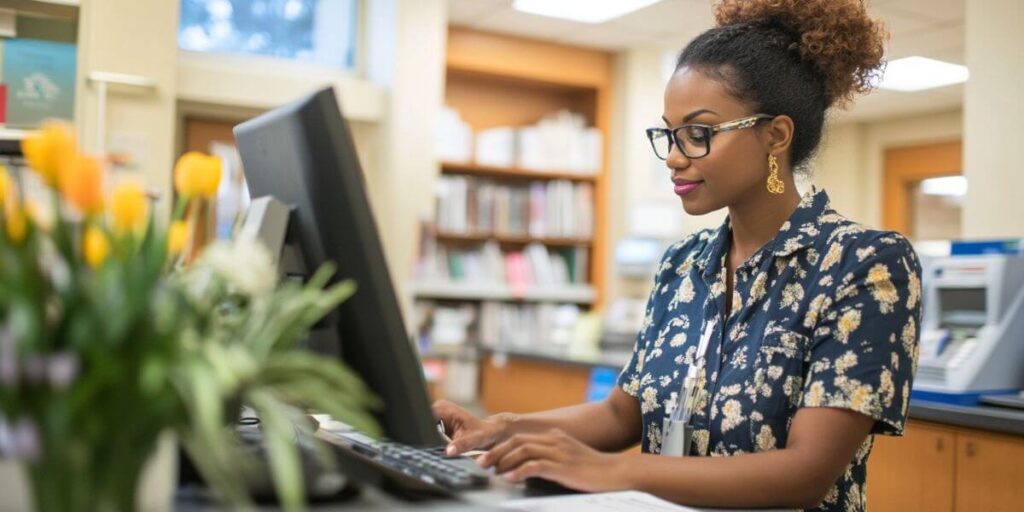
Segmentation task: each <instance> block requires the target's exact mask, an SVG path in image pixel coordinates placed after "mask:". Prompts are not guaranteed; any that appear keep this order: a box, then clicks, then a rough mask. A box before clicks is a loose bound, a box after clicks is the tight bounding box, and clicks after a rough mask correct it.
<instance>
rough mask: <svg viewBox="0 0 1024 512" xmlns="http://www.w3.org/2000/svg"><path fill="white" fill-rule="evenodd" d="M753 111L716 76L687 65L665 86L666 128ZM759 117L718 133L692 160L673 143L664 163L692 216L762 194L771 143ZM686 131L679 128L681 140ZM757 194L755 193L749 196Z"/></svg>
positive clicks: (710, 122) (732, 117) (712, 122)
mask: <svg viewBox="0 0 1024 512" xmlns="http://www.w3.org/2000/svg"><path fill="white" fill-rule="evenodd" d="M756 113H757V112H753V111H751V109H750V108H749V107H748V106H747V105H745V104H743V103H741V102H740V101H738V100H736V99H735V98H733V97H732V96H731V95H730V94H729V93H728V92H727V91H726V90H725V88H724V87H723V86H722V84H721V83H719V82H718V81H717V80H715V79H712V78H710V77H708V76H707V75H705V74H703V73H701V72H699V71H695V70H693V69H691V68H688V67H683V68H680V69H679V70H678V71H676V72H675V74H673V75H672V78H671V79H670V80H669V82H668V85H667V86H666V87H665V111H664V115H663V116H662V119H663V120H664V122H665V126H666V127H668V128H675V127H678V126H680V125H683V124H706V125H716V124H719V123H723V122H727V121H733V120H736V119H740V118H744V117H747V116H750V115H753V114H756ZM769 124H770V123H769V122H767V121H762V122H760V123H758V124H757V125H755V126H754V127H752V128H746V129H742V130H733V131H727V132H720V133H716V134H714V135H713V136H712V138H711V141H710V143H711V151H710V152H709V153H708V154H707V155H706V156H704V157H701V158H695V159H691V158H688V157H686V155H683V153H682V152H681V151H679V148H678V147H676V146H675V145H674V144H673V146H672V151H671V152H670V153H669V155H668V158H667V159H666V160H665V164H666V165H667V166H668V168H669V169H670V170H671V171H672V182H673V187H674V190H675V192H676V194H677V195H679V197H680V198H681V199H682V201H683V209H684V210H686V213H689V214H691V215H703V214H705V213H708V212H712V211H715V210H718V209H720V208H723V207H726V206H730V205H734V204H737V203H740V202H743V201H748V200H752V199H754V198H755V197H756V194H765V193H767V190H766V188H765V180H766V179H767V176H768V151H769V143H768V141H767V137H766V135H765V126H767V125H769ZM684 132H685V130H681V131H680V132H679V136H680V138H682V137H683V136H684V135H685V133H684ZM752 194H755V195H752Z"/></svg>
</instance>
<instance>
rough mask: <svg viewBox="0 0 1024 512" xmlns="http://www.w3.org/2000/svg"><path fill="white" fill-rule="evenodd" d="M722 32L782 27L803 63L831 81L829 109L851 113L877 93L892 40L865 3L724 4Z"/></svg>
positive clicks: (719, 9) (757, 0) (725, 0)
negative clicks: (853, 105) (852, 106)
mask: <svg viewBox="0 0 1024 512" xmlns="http://www.w3.org/2000/svg"><path fill="white" fill-rule="evenodd" d="M715 21H716V23H717V24H718V26H720V27H722V26H728V25H762V26H776V27H780V28H781V29H783V30H785V31H787V32H790V33H792V34H793V35H794V37H795V38H796V39H797V41H798V43H797V46H798V47H799V53H800V57H801V58H802V59H804V60H805V61H809V62H811V63H813V64H814V66H815V67H816V68H817V69H818V70H819V71H820V72H821V73H822V75H823V76H824V78H825V94H826V97H827V99H828V103H829V105H833V104H835V105H838V106H840V107H845V106H847V105H848V104H849V102H850V101H851V100H853V97H854V96H855V95H857V94H861V93H866V92H868V91H870V90H871V89H872V88H873V87H874V85H873V84H874V82H875V77H876V76H877V75H879V74H880V73H881V72H882V70H883V69H884V68H883V62H882V56H883V54H884V53H885V43H886V41H887V40H888V38H889V34H888V31H887V30H886V28H885V25H884V24H883V23H882V22H881V21H879V20H873V19H871V17H869V16H868V12H867V8H866V7H865V5H864V2H863V1H861V0H721V1H720V2H719V3H718V4H717V5H716V6H715Z"/></svg>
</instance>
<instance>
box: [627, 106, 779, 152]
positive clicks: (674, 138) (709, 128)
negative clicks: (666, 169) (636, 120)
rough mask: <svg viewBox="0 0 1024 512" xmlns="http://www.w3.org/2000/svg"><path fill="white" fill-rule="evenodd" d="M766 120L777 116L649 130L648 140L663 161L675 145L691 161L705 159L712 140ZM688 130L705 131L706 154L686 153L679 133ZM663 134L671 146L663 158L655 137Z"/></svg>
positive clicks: (753, 116)
mask: <svg viewBox="0 0 1024 512" xmlns="http://www.w3.org/2000/svg"><path fill="white" fill-rule="evenodd" d="M765 119H775V116H773V115H769V114H754V115H751V116H747V117H743V118H740V119H734V120H732V121H726V122H724V123H718V124H715V125H709V124H684V125H681V126H677V127H675V128H648V129H647V130H646V131H647V140H648V141H650V143H651V149H652V150H654V156H656V157H658V158H659V159H661V160H667V159H668V155H670V154H671V153H672V145H673V144H675V146H676V147H677V148H679V151H680V152H681V153H682V154H683V155H684V156H686V158H689V159H696V158H703V157H706V156H708V155H709V154H711V138H712V137H713V136H714V135H715V134H717V133H721V132H728V131H733V130H743V129H745V128H750V127H752V126H754V125H756V124H757V123H758V122H760V121H763V120H765ZM688 128H691V129H692V128H698V129H701V130H703V131H704V140H705V141H707V142H705V144H704V153H703V154H701V155H691V154H688V153H687V152H686V145H685V144H680V143H679V137H678V135H677V134H678V133H679V130H685V129H688ZM658 134H661V135H662V136H663V137H668V140H669V145H668V151H667V152H666V153H665V156H664V157H662V156H661V155H660V154H658V146H657V145H656V142H655V140H654V138H655V136H656V135H658Z"/></svg>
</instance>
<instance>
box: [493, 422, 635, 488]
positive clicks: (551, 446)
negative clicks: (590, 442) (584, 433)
mask: <svg viewBox="0 0 1024 512" xmlns="http://www.w3.org/2000/svg"><path fill="white" fill-rule="evenodd" d="M624 459H625V456H623V455H621V454H618V453H604V452H599V451H597V450H595V449H593V448H591V447H589V446H587V445H586V444H583V443H581V442H580V441H577V440H576V439H575V438H573V437H572V436H570V435H569V434H566V433H565V432H563V431H561V430H557V429H554V430H551V431H548V432H545V433H540V434H516V435H514V436H512V437H510V438H508V439H507V440H505V441H504V442H502V443H500V444H498V445H495V446H494V448H492V449H491V450H490V451H489V452H487V453H486V454H484V455H482V456H480V458H479V459H477V462H478V463H479V464H480V466H481V467H484V468H489V467H492V466H493V467H494V468H495V472H497V473H499V474H504V476H505V478H507V479H508V480H511V481H515V482H519V481H522V480H525V479H526V478H529V477H540V478H544V479H547V480H551V481H554V482H558V483H559V484H562V485H563V486H565V487H569V488H571V489H576V490H578V491H584V492H604V491H617V490H622V489H627V488H629V485H628V483H627V482H626V481H625V479H624V478H623V476H624V473H623V471H622V466H623V462H624Z"/></svg>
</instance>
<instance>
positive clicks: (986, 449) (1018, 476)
mask: <svg viewBox="0 0 1024 512" xmlns="http://www.w3.org/2000/svg"><path fill="white" fill-rule="evenodd" d="M956 462H957V467H956V476H957V478H956V510H984V511H990V512H997V511H1002V510H1006V511H1010V510H1022V509H1024V440H1021V439H1019V438H1014V437H1010V436H1001V435H996V434H986V433H981V432H978V433H971V434H965V433H962V434H959V435H958V436H957V447H956Z"/></svg>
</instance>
